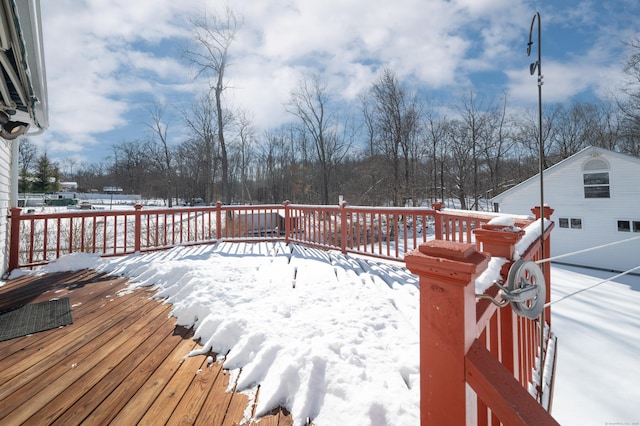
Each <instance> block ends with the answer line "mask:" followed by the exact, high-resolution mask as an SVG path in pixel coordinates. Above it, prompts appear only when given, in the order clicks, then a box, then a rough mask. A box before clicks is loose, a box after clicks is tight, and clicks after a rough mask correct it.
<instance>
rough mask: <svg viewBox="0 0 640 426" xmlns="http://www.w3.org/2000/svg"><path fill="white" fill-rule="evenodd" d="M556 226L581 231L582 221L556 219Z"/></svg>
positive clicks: (563, 218) (573, 218)
mask: <svg viewBox="0 0 640 426" xmlns="http://www.w3.org/2000/svg"><path fill="white" fill-rule="evenodd" d="M558 226H559V227H560V228H571V229H582V219H580V218H576V217H572V218H568V217H561V218H559V219H558Z"/></svg>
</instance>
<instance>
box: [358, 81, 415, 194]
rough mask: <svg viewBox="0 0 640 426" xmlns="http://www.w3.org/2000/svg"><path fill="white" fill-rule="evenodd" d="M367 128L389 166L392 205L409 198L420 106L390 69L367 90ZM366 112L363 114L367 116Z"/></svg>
mask: <svg viewBox="0 0 640 426" xmlns="http://www.w3.org/2000/svg"><path fill="white" fill-rule="evenodd" d="M369 96H370V109H369V113H370V115H371V116H370V117H369V118H368V120H369V121H370V123H371V124H370V126H372V128H373V129H374V132H375V143H376V144H377V146H378V147H379V149H380V150H381V151H382V153H383V154H384V155H385V156H386V157H387V158H388V161H390V162H391V167H392V176H393V182H392V188H391V191H392V194H391V197H392V203H393V205H399V204H400V201H401V199H403V200H404V199H407V198H410V197H412V194H411V193H410V182H411V178H412V173H413V170H412V167H411V164H412V158H411V156H412V153H415V145H416V144H417V142H418V139H419V134H420V125H421V123H420V119H421V118H420V115H421V111H420V104H419V103H418V100H417V98H416V97H415V96H411V95H410V94H408V93H407V91H406V90H405V89H404V88H403V87H401V85H400V82H399V81H398V79H397V77H396V75H395V74H394V73H393V72H392V71H391V70H389V69H385V70H383V72H382V75H381V76H380V78H379V79H378V80H377V81H376V82H375V83H374V84H373V85H372V86H371V89H370V94H369ZM366 111H367V110H365V112H366Z"/></svg>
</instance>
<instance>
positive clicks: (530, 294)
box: [500, 259, 547, 319]
mask: <svg viewBox="0 0 640 426" xmlns="http://www.w3.org/2000/svg"><path fill="white" fill-rule="evenodd" d="M546 288H547V286H546V284H545V279H544V273H543V272H542V270H541V269H540V267H539V266H538V265H537V264H536V263H535V262H531V261H529V260H522V259H520V260H517V261H515V262H514V263H513V265H511V268H510V269H509V275H508V276H507V285H506V286H500V296H501V297H502V298H503V299H504V300H507V301H508V302H509V303H510V304H511V308H512V309H513V311H514V312H515V313H516V314H518V315H520V316H523V317H526V318H529V319H536V318H538V317H539V316H540V314H541V313H542V310H543V309H544V302H545V297H546Z"/></svg>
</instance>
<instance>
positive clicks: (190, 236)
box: [9, 202, 491, 270]
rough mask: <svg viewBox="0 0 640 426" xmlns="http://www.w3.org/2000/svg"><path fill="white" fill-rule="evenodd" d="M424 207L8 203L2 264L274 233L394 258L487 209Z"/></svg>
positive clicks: (449, 233)
mask: <svg viewBox="0 0 640 426" xmlns="http://www.w3.org/2000/svg"><path fill="white" fill-rule="evenodd" d="M434 207H435V208H434V209H428V208H386V207H378V208H374V207H358V206H349V205H348V204H347V203H343V204H342V205H340V206H324V205H323V206H320V205H318V206H313V205H298V204H291V203H289V202H285V203H284V204H273V205H251V206H244V205H243V206H239V205H222V204H221V203H217V204H216V205H215V206H202V207H182V208H170V209H146V208H145V209H143V208H142V206H136V208H135V209H134V210H69V211H64V212H55V213H28V214H24V213H23V212H22V209H20V208H14V209H11V214H10V216H9V220H10V222H11V240H10V250H9V269H10V270H12V269H15V268H20V267H32V266H37V265H42V264H45V263H47V262H50V261H52V260H55V259H57V258H59V257H60V256H62V255H65V254H70V253H97V254H100V255H105V256H113V255H123V254H130V253H134V252H144V251H152V250H162V249H166V248H169V247H173V246H176V245H185V244H203V243H213V242H216V241H230V240H233V241H265V240H273V239H281V240H285V241H287V242H289V241H291V242H298V243H303V244H308V245H312V246H316V247H320V248H326V249H335V250H340V251H342V252H343V253H359V254H363V255H367V256H374V257H379V258H384V259H392V260H402V259H403V258H404V254H405V253H407V252H409V251H411V250H414V249H416V248H417V247H418V246H419V245H420V244H422V243H423V242H426V241H428V240H430V239H442V240H446V241H458V242H472V241H473V240H474V236H473V234H472V230H473V229H477V228H479V227H480V226H481V225H482V224H483V223H486V222H487V221H488V220H490V219H491V216H490V215H486V214H485V215H479V214H474V213H472V212H459V211H455V210H441V205H440V204H437V203H436V204H434Z"/></svg>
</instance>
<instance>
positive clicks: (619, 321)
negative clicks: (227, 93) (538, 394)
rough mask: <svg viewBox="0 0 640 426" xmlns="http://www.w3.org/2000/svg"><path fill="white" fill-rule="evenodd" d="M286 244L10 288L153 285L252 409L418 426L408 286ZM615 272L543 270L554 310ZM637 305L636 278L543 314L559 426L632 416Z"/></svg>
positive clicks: (161, 257) (636, 412)
mask: <svg viewBox="0 0 640 426" xmlns="http://www.w3.org/2000/svg"><path fill="white" fill-rule="evenodd" d="M538 224H539V223H538ZM537 228H538V226H535V227H534V228H533V229H534V230H535V229H537ZM293 247H294V250H295V251H294V252H293V253H292V252H291V251H290V249H289V248H287V247H286V246H284V245H283V244H281V243H276V244H273V243H269V244H267V243H260V244H239V243H235V244H232V243H230V244H222V243H221V244H218V245H215V246H197V247H178V248H174V249H172V250H168V251H164V252H158V253H153V254H146V255H131V256H124V257H118V258H106V259H101V258H99V257H98V256H95V255H88V254H74V255H71V256H64V257H62V258H60V259H59V260H57V261H56V262H53V263H51V264H49V265H47V266H45V267H43V268H40V269H39V270H37V271H31V272H26V271H16V272H14V273H12V277H13V278H15V276H16V275H19V274H24V273H33V274H39V273H49V272H55V271H69V270H79V269H83V268H94V269H97V270H101V271H105V272H115V273H120V274H123V275H127V276H129V277H132V279H133V280H134V282H133V283H132V285H133V286H141V285H157V286H158V290H159V291H160V292H161V294H163V295H164V296H166V297H167V298H168V299H167V300H168V301H170V302H171V303H173V304H174V314H175V315H177V316H178V321H179V322H180V323H181V324H186V325H188V324H189V323H191V322H193V323H195V324H196V326H197V329H198V334H199V335H200V336H201V337H202V342H203V343H206V344H208V345H209V346H211V347H212V348H213V349H214V350H216V351H219V352H220V353H221V354H225V353H226V351H227V350H228V351H229V353H228V356H227V360H226V364H227V367H229V368H232V369H235V370H234V371H236V372H237V371H238V369H239V368H240V367H243V370H242V374H241V375H240V384H241V386H242V387H244V388H245V389H246V392H247V393H248V394H249V396H250V398H251V396H252V394H253V393H255V389H256V384H257V383H261V387H260V396H259V401H260V407H259V409H260V410H261V411H262V412H265V411H268V407H269V406H276V405H283V406H285V407H288V408H289V409H290V411H291V412H292V414H293V416H294V419H295V422H296V423H297V424H301V423H302V422H304V420H305V419H306V417H310V418H311V419H312V420H313V421H314V424H316V425H319V426H322V425H334V424H348V425H363V424H367V425H368V424H375V425H417V424H419V423H420V420H419V416H420V408H419V383H418V382H419V373H418V364H419V360H418V357H419V349H418V347H419V343H418V327H419V326H418V313H419V308H418V303H419V300H418V299H419V294H418V293H419V290H418V288H417V282H416V278H415V277H414V276H412V275H409V274H407V272H406V271H404V270H403V269H402V268H399V267H395V266H392V265H389V264H384V263H379V264H378V263H376V261H374V260H371V259H369V260H367V261H366V262H365V261H362V260H358V259H356V258H354V257H351V256H349V257H344V256H342V255H341V254H339V253H327V252H323V251H321V250H314V249H304V248H301V247H295V246H293ZM289 258H291V261H290V262H288V260H289ZM492 261H493V260H492ZM400 266H402V265H400ZM497 269H499V265H498V264H495V265H490V267H489V270H488V271H487V273H486V274H483V276H482V277H479V278H478V280H477V282H476V285H477V286H486V285H487V284H490V283H491V280H492V276H494V275H495V274H496V270H497ZM294 274H295V275H294ZM612 275H613V274H612V273H610V272H603V271H593V270H592V271H588V270H585V269H580V268H571V267H566V266H553V267H552V288H551V292H552V295H551V300H552V301H555V300H560V299H562V298H563V297H565V296H567V295H570V294H572V293H574V292H576V291H580V290H581V289H584V288H588V287H590V286H592V285H594V284H596V283H598V282H600V280H601V279H604V278H608V277H610V276H612ZM294 277H295V278H294ZM294 284H295V288H294ZM639 305H640V277H637V276H625V277H620V278H617V279H616V281H615V282H608V283H605V284H603V285H600V286H598V287H595V288H593V289H591V290H589V291H584V292H580V293H577V294H575V295H573V296H571V297H570V298H567V299H564V300H560V301H559V303H557V304H554V305H553V306H552V312H553V315H552V330H553V332H554V333H555V334H556V336H558V352H557V356H558V359H557V369H556V376H555V390H554V400H553V411H552V413H553V415H554V417H555V418H556V419H557V420H558V421H559V422H560V423H561V424H563V425H584V424H594V425H596V424H599V425H601V424H605V423H607V422H609V423H612V422H619V423H628V424H633V423H634V422H637V421H638V419H640V408H638V404H637V401H638V400H640V388H639V387H638V386H637V381H638V374H637V371H638V361H637V358H638V353H640V338H639V337H638V329H640V310H639V309H638V306H639ZM185 355H186V354H185Z"/></svg>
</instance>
